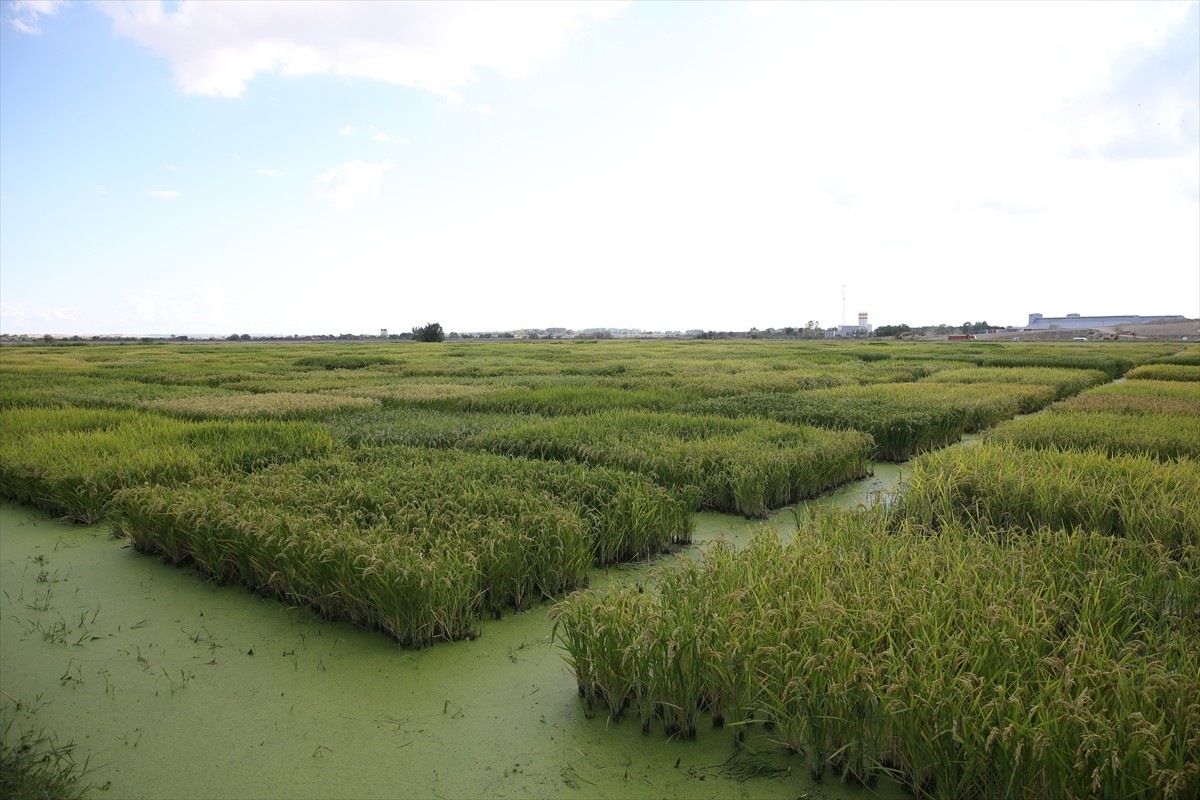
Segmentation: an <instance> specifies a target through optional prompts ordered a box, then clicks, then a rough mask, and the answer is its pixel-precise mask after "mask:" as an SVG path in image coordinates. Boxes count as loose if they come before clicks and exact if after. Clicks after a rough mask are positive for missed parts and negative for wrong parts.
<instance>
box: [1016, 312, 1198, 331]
mask: <svg viewBox="0 0 1200 800" xmlns="http://www.w3.org/2000/svg"><path fill="white" fill-rule="evenodd" d="M1185 319H1187V318H1186V317H1183V316H1181V315H1179V314H1173V315H1164V316H1160V317H1142V316H1138V315H1129V316H1125V317H1081V316H1079V315H1078V314H1067V315H1066V316H1065V317H1043V316H1042V315H1041V314H1030V315H1029V324H1028V325H1026V326H1025V330H1027V331H1048V330H1050V329H1052V328H1065V329H1068V330H1078V329H1081V328H1112V327H1115V326H1118V325H1144V324H1145V323H1147V322H1182V321H1184V320H1185Z"/></svg>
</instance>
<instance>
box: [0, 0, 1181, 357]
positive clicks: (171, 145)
mask: <svg viewBox="0 0 1200 800" xmlns="http://www.w3.org/2000/svg"><path fill="white" fill-rule="evenodd" d="M859 312H867V313H868V314H869V320H870V322H871V324H873V325H875V326H878V325H885V324H909V325H913V326H919V325H927V324H936V323H948V324H954V325H958V324H961V323H963V322H964V321H972V322H975V321H987V322H989V323H991V324H993V325H1021V324H1024V323H1025V322H1026V321H1027V318H1028V315H1029V314H1030V313H1033V312H1037V313H1041V314H1044V315H1045V316H1065V315H1066V314H1068V313H1079V314H1083V315H1085V316H1090V315H1116V314H1141V315H1166V314H1182V315H1185V316H1188V317H1192V318H1195V317H1200V4H1197V3H1196V2H1183V3H1180V2H1166V3H1154V2H1135V3H1119V2H1098V3H1089V2H1063V3H1055V2H1037V3H1006V2H991V3H989V2H969V3H945V2H931V3H906V2H886V3H885V2H872V3H851V2H837V3H819V2H805V3H784V2H765V3H761V2H737V3H720V2H695V3H693V2H670V3H668V2H632V3H587V2H585V3H577V2H565V1H564V2H553V3H551V2H532V3H504V2H490V1H489V2H483V3H451V2H434V3H421V2H410V3H394V4H393V3H387V2H366V3H358V2H341V0H334V1H333V2H318V1H317V0H308V1H307V2H281V1H279V0H272V1H270V2H255V1H254V0H236V1H235V2H222V1H220V0H204V1H203V2H193V1H191V0H184V2H169V3H159V2H155V1H148V0H141V1H139V2H120V1H119V0H110V1H107V2H87V1H86V0H75V1H74V2H56V0H16V1H15V2H14V0H0V332H3V333H6V334H19V333H30V334H43V333H52V334H57V335H71V334H81V335H82V334H115V333H123V334H130V335H142V334H168V335H170V334H173V335H185V334H186V335H200V334H210V335H225V334H229V333H251V334H263V335H267V334H270V335H284V336H290V335H293V334H329V333H332V334H342V333H353V334H363V333H378V331H379V330H380V329H381V328H387V329H389V330H390V331H391V332H393V333H395V332H400V331H407V330H409V329H410V328H412V327H413V326H417V325H423V324H425V323H427V322H439V323H440V324H441V325H442V326H443V328H444V329H445V330H446V331H463V332H467V331H491V330H511V329H521V328H543V327H564V328H571V329H577V330H578V329H583V328H589V327H611V328H639V329H642V330H647V331H651V330H688V329H703V330H748V329H749V328H751V327H758V328H760V329H761V328H767V327H784V326H803V325H805V324H807V323H809V322H816V323H818V324H820V325H822V326H826V327H828V326H832V325H837V324H840V323H843V322H847V323H855V322H857V315H858V313H859Z"/></svg>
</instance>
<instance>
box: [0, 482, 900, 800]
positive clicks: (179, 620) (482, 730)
mask: <svg viewBox="0 0 1200 800" xmlns="http://www.w3.org/2000/svg"><path fill="white" fill-rule="evenodd" d="M898 479H899V468H897V467H895V466H894V465H878V466H877V472H876V475H875V476H874V477H872V478H868V479H866V480H864V481H859V482H857V483H856V484H854V485H852V486H850V487H845V488H843V489H842V490H839V491H838V492H836V493H834V494H832V495H828V496H826V497H824V498H821V499H820V500H819V501H817V502H828V503H836V504H838V505H854V504H855V503H858V502H867V501H870V500H872V499H874V498H876V497H878V496H879V494H880V493H884V492H887V491H890V490H891V489H892V488H894V485H895V482H896V481H897V480H898ZM792 519H793V517H792V514H791V512H790V511H788V510H785V511H782V512H780V513H779V514H777V515H776V516H775V517H774V518H773V519H772V520H769V521H767V522H766V523H762V522H759V523H751V522H747V521H745V520H742V519H740V518H737V517H729V516H725V515H719V514H701V515H700V516H699V522H698V526H697V545H698V546H701V545H702V544H703V543H704V542H707V541H711V540H713V539H716V538H717V537H721V536H724V537H725V538H729V539H732V540H734V541H744V540H745V539H747V538H748V537H749V536H750V535H751V533H752V530H753V529H754V528H755V526H756V524H757V525H762V524H769V525H774V526H777V527H779V528H780V529H781V530H790V529H791V527H792ZM647 569H648V567H647V566H646V565H637V566H629V567H621V568H618V569H614V570H610V571H604V572H597V573H595V574H594V575H593V578H592V583H593V585H602V584H603V583H604V582H606V581H609V580H639V579H641V577H642V576H643V575H644V573H645V571H646V570H647ZM0 578H2V580H0V587H2V592H0V611H2V617H3V619H2V620H0V683H2V686H0V689H2V690H3V695H2V697H0V701H2V707H3V718H4V719H3V721H4V723H5V724H7V723H9V722H11V723H12V727H11V728H10V729H9V733H8V736H15V735H17V734H18V733H19V732H20V731H24V730H34V731H43V730H44V731H48V732H53V733H54V734H56V735H57V736H58V738H59V739H60V740H61V741H72V742H74V744H75V757H76V760H77V761H80V762H82V761H83V760H84V759H85V758H86V759H87V760H88V765H89V773H88V775H87V781H88V782H90V783H92V784H93V785H94V786H95V787H96V788H95V789H94V790H93V791H92V793H91V795H92V796H93V797H120V798H172V797H193V798H243V797H288V798H304V797H314V798H318V797H319V798H329V797H363V798H368V797H443V798H453V797H463V798H481V797H520V798H526V797H534V798H537V797H546V798H549V797H579V798H591V797H610V798H616V797H624V798H641V797H646V798H650V797H654V798H716V797H729V798H739V797H746V798H750V797H753V798H776V797H778V798H788V799H789V800H794V799H795V798H797V797H809V798H842V797H846V798H850V797H856V798H866V797H904V796H906V795H905V794H904V793H903V792H902V791H901V790H900V789H899V788H898V787H895V786H891V785H888V786H882V785H881V786H879V787H876V788H875V789H874V790H866V789H862V788H855V787H846V786H843V785H841V784H839V783H838V782H837V781H836V779H832V778H827V779H826V780H825V782H823V783H822V784H813V783H811V782H810V781H809V779H808V778H807V773H806V770H805V768H804V764H803V761H802V759H801V758H800V757H797V756H789V755H787V754H786V753H783V752H781V751H779V750H778V749H777V748H774V747H773V746H772V744H771V743H770V742H769V741H767V740H766V739H765V738H763V735H762V734H759V735H758V737H757V738H755V737H754V736H751V737H750V739H749V742H748V746H747V747H746V748H743V749H741V750H740V751H739V750H735V748H734V747H733V742H732V738H733V734H732V732H731V731H730V730H728V729H725V730H702V731H701V733H700V736H699V737H698V738H697V739H696V740H695V741H677V740H668V739H667V738H666V737H665V736H664V735H663V734H662V732H661V730H655V731H654V732H652V733H651V735H649V736H644V735H643V734H642V733H641V730H640V727H639V726H638V725H637V724H636V721H634V723H630V722H628V721H626V722H624V723H621V724H611V723H609V722H607V720H606V719H605V718H604V716H603V715H598V716H597V717H595V718H593V719H590V720H589V719H587V718H585V717H584V714H583V707H582V703H581V701H580V700H579V698H578V696H577V694H576V690H575V680H574V678H573V677H572V675H571V674H570V672H569V670H568V669H567V667H566V665H565V663H564V662H563V661H562V657H561V651H560V650H559V648H557V647H555V646H554V645H553V644H552V642H551V639H550V637H551V625H550V622H549V619H548V616H547V610H548V606H546V605H543V606H540V607H538V608H535V609H534V610H531V611H529V612H525V613H521V614H516V615H512V616H509V617H506V618H505V619H503V620H500V621H485V622H483V623H482V635H481V636H480V638H479V639H478V640H476V641H471V642H457V643H453V644H438V645H435V646H434V647H432V648H429V649H426V650H422V651H406V650H400V649H398V648H397V647H396V646H395V645H394V644H393V643H392V642H391V641H390V640H388V639H387V638H385V637H384V636H382V635H380V634H377V633H371V632H367V631H363V630H359V629H356V628H354V627H351V626H349V625H344V624H340V623H332V622H327V621H324V620H321V619H319V618H317V617H315V616H314V615H312V614H311V613H309V612H307V611H305V610H302V609H296V608H290V607H288V606H286V605H283V604H281V603H279V602H276V601H271V600H264V599H261V598H258V597H255V596H253V595H251V594H249V593H248V592H246V591H245V590H244V589H242V588H240V587H236V586H217V585H214V584H213V583H210V582H208V581H206V580H204V579H203V578H201V577H200V576H198V575H196V574H195V573H194V572H192V571H190V570H186V569H177V568H175V567H171V566H167V565H164V564H162V563H161V562H159V561H158V560H156V559H154V558H150V557H146V556H141V555H138V554H135V553H134V552H133V551H132V550H131V549H129V548H128V547H126V546H125V545H124V543H123V542H121V541H118V540H113V539H111V538H110V537H109V535H108V530H107V528H105V527H104V526H95V527H90V528H85V527H78V526H68V525H63V524H61V523H58V522H56V521H54V520H51V519H49V518H47V517H46V516H45V515H43V514H41V513H40V512H34V511H31V510H30V509H26V508H21V507H18V506H13V505H11V504H3V505H0Z"/></svg>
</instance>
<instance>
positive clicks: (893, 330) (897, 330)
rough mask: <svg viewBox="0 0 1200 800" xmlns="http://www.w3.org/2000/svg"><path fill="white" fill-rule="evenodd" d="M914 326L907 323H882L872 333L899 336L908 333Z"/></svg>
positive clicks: (874, 334)
mask: <svg viewBox="0 0 1200 800" xmlns="http://www.w3.org/2000/svg"><path fill="white" fill-rule="evenodd" d="M911 330H912V328H910V327H908V326H907V325H904V324H901V325H880V326H879V327H878V328H876V329H875V330H874V332H873V333H872V334H871V335H872V336H899V335H900V334H902V333H908V332H909V331H911Z"/></svg>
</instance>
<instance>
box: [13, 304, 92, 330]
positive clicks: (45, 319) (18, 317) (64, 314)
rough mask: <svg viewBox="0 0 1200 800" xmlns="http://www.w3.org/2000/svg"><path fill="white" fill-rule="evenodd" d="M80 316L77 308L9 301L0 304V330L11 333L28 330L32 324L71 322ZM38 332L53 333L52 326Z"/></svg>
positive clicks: (43, 324)
mask: <svg viewBox="0 0 1200 800" xmlns="http://www.w3.org/2000/svg"><path fill="white" fill-rule="evenodd" d="M80 318H81V315H80V313H79V311H78V310H76V309H72V308H62V307H59V306H48V305H43V304H41V303H9V304H5V305H2V306H0V330H3V331H4V332H5V333H11V332H13V331H14V330H21V329H25V330H29V329H30V328H31V327H32V326H34V325H38V326H45V325H53V324H55V323H59V322H72V321H75V320H78V319H80ZM38 332H39V333H54V329H53V328H42V329H41V330H39V331H38Z"/></svg>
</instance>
